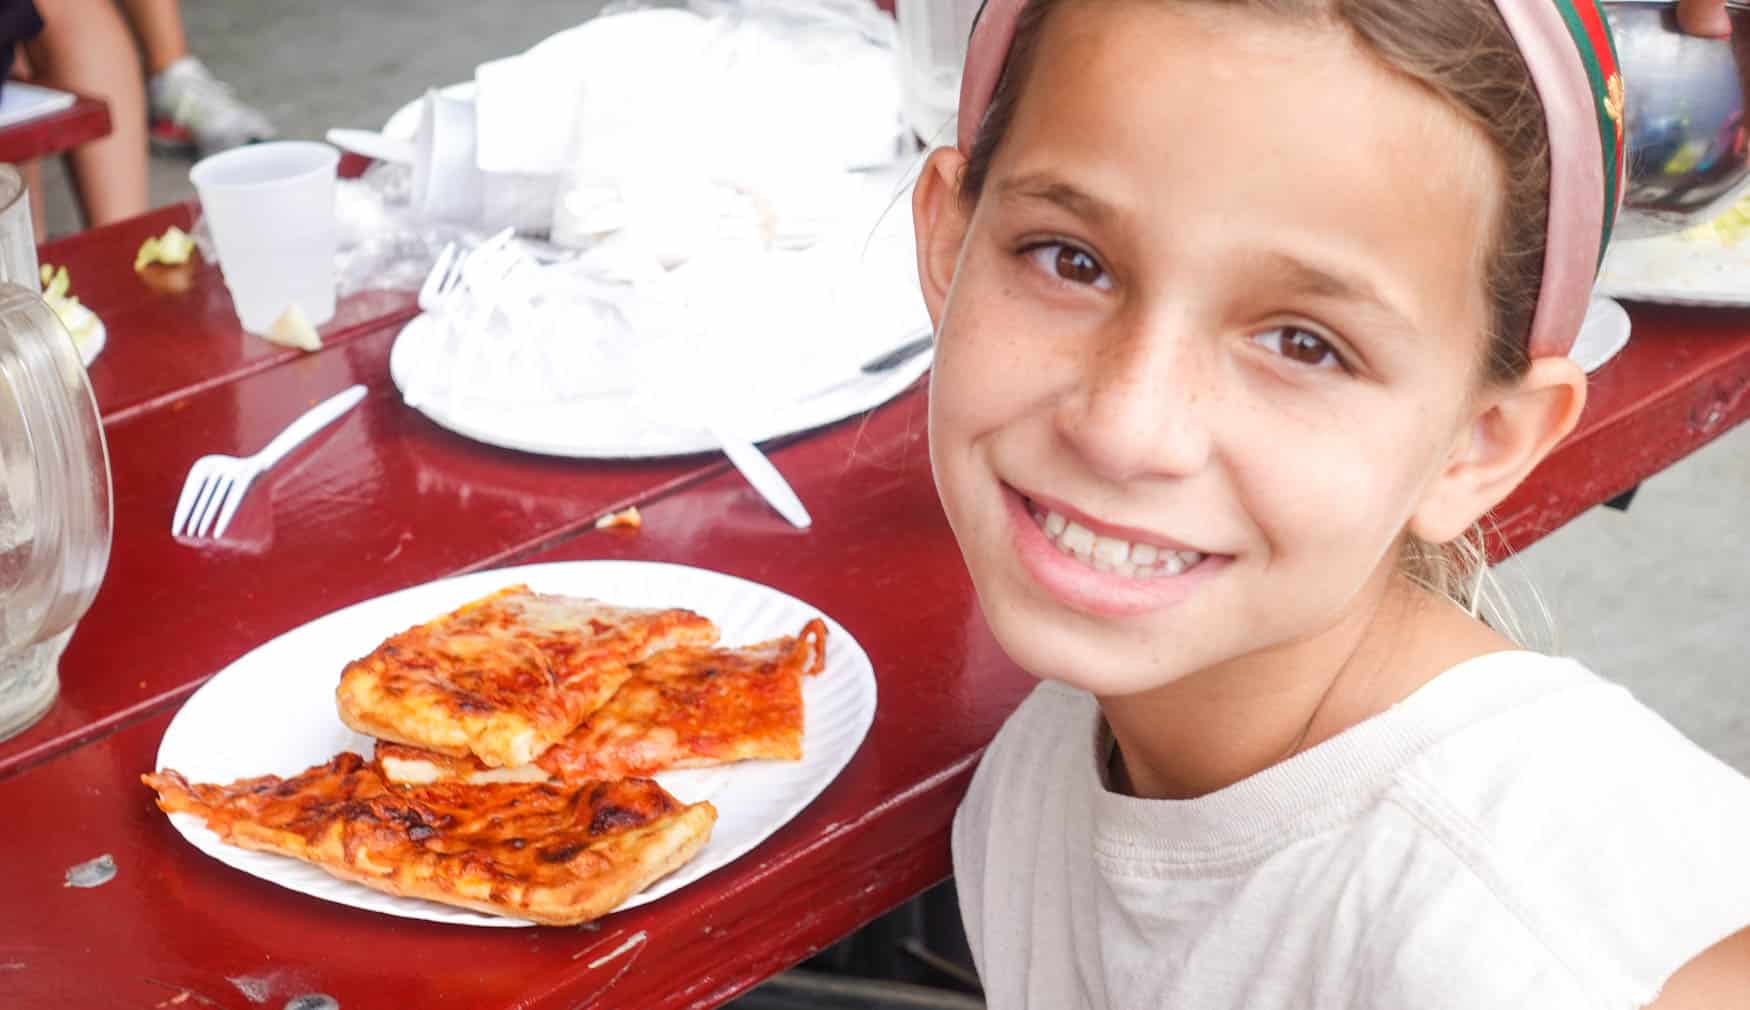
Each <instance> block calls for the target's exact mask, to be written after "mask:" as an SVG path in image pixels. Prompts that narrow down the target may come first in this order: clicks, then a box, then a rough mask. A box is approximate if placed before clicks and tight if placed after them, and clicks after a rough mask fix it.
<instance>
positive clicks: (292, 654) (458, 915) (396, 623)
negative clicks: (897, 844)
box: [158, 561, 875, 926]
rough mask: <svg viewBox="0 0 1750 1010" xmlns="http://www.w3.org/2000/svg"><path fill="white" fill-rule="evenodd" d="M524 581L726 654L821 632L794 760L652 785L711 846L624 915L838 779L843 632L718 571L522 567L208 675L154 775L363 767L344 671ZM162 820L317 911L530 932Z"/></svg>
mask: <svg viewBox="0 0 1750 1010" xmlns="http://www.w3.org/2000/svg"><path fill="white" fill-rule="evenodd" d="M519 582H525V583H527V584H528V585H529V586H530V587H532V588H533V589H535V590H536V591H538V592H545V593H565V594H569V595H575V596H593V597H596V598H599V599H603V600H607V601H610V602H613V603H617V604H623V605H627V606H642V607H685V608H687V609H689V610H694V611H696V612H698V613H700V614H703V615H704V616H706V617H709V618H710V619H711V620H713V621H715V622H717V626H718V627H719V628H720V629H721V631H722V640H723V641H724V642H725V643H726V644H728V645H745V644H749V643H752V642H758V641H763V640H766V639H770V638H775V637H778V636H780V635H793V634H795V633H796V632H797V631H799V630H801V628H802V626H803V624H805V623H806V622H807V621H809V620H810V619H812V618H814V617H817V616H819V617H822V618H823V619H824V620H825V622H826V625H827V632H828V633H827V650H826V666H825V669H824V670H822V672H821V673H819V674H818V675H816V676H813V677H809V678H806V679H805V680H804V683H803V691H802V696H803V704H804V707H805V712H806V725H805V728H804V732H803V744H802V751H803V754H804V757H803V759H802V760H801V761H800V762H787V761H750V762H743V763H741V764H737V765H731V766H727V767H723V768H706V769H697V770H689V771H677V772H665V773H663V774H661V775H658V776H656V778H657V781H659V782H661V783H662V785H663V786H664V787H665V788H666V789H668V790H669V791H670V792H672V793H673V794H674V795H675V796H676V797H677V798H678V799H680V800H682V801H683V802H687V803H694V802H698V801H700V800H710V801H711V802H712V803H713V804H714V805H715V806H716V807H717V825H716V827H715V828H714V829H713V830H712V833H711V840H710V841H709V842H708V843H706V845H705V847H704V849H702V850H701V851H700V852H699V854H698V855H697V856H695V857H694V858H693V860H692V861H691V862H689V863H687V864H686V865H685V866H683V867H681V868H680V869H679V870H677V871H676V872H675V873H673V874H671V875H669V876H668V877H665V878H664V879H662V880H660V881H658V882H657V883H656V884H655V885H654V886H652V887H650V888H649V889H648V890H646V891H644V892H643V893H641V894H638V895H634V896H633V897H632V898H630V899H628V900H627V901H626V903H625V904H623V905H621V906H620V907H621V908H631V907H633V906H636V905H642V904H644V903H645V902H649V901H654V900H656V899H657V898H660V897H662V896H663V895H665V894H669V893H671V892H673V891H676V890H678V889H680V888H682V887H685V886H686V885H687V884H690V883H692V882H693V881H695V880H698V879H699V878H700V877H703V876H704V875H705V874H707V873H710V872H711V871H713V870H715V869H717V868H718V867H721V866H723V865H724V864H726V863H728V862H730V861H732V860H734V859H735V858H737V857H739V856H740V855H742V854H743V853H745V852H747V851H748V850H749V849H751V848H753V847H754V846H756V845H758V844H759V843H760V842H761V841H763V840H764V839H765V838H766V837H767V836H768V835H770V834H771V833H772V832H774V831H776V830H777V829H778V828H779V827H782V826H783V825H784V824H785V823H786V822H787V821H789V820H790V819H791V818H792V817H794V816H796V814H797V813H798V812H799V811H801V810H802V809H803V808H804V807H806V806H807V805H808V804H809V803H810V802H811V801H813V799H814V797H816V796H818V795H819V794H820V792H821V790H823V789H825V788H826V787H827V784H828V783H830V782H832V780H833V779H834V778H836V777H837V776H838V773H839V772H840V771H841V770H842V769H843V768H844V766H845V764H846V763H847V762H848V761H850V759H851V755H853V754H855V753H856V751H857V748H858V747H859V746H860V745H861V744H862V742H863V737H864V735H865V734H866V733H868V730H869V724H870V722H871V720H873V718H874V716H875V673H874V670H873V668H872V667H871V666H870V664H869V657H868V656H867V655H866V654H864V652H863V649H862V647H861V646H859V645H858V644H857V642H856V640H855V639H853V638H852V637H851V636H850V633H849V632H847V631H845V629H844V628H843V627H842V626H841V625H839V624H838V623H837V622H836V621H834V620H832V618H830V617H825V616H824V615H822V614H820V613H819V612H818V611H817V610H815V609H814V608H813V607H811V606H809V605H808V604H806V603H803V602H802V601H800V600H798V599H795V598H794V597H791V596H787V595H785V594H783V593H780V592H778V591H777V590H775V589H772V588H770V587H767V586H763V585H760V584H758V583H754V582H748V581H746V580H743V579H738V578H735V577H733V576H729V575H723V574H720V573H718V572H710V571H705V570H703V569H698V568H688V567H685V566H681V565H664V564H654V563H646V562H636V561H575V562H563V563H557V564H546V565H528V566H525V567H521V568H505V569H499V570H497V571H489V572H477V573H473V574H469V575H463V576H458V577H456V578H453V579H445V580H443V581H440V582H431V583H427V584H425V585H421V586H414V587H412V588H410V589H404V590H402V591H400V592H397V593H391V594H389V595H387V596H381V597H378V598H377V599H374V600H368V601H366V602H364V603H359V604H356V605H354V606H351V607H348V608H346V609H345V610H340V611H336V612H334V613H332V614H329V615H327V616H326V617H322V618H319V619H317V620H315V621H312V622H310V623H309V624H306V625H304V626H303V627H301V628H297V629H295V630H293V631H289V632H287V633H286V634H284V635H281V636H280V637H278V638H276V639H274V640H273V641H271V642H268V643H267V644H265V645H262V646H260V647H259V648H257V649H255V650H254V651H252V652H250V653H249V654H248V655H245V656H243V657H242V658H241V659H238V660H237V661H236V662H235V663H232V664H231V665H230V666H228V667H226V668H225V669H224V670H222V671H220V672H219V674H218V675H217V676H215V677H213V679H212V680H210V681H208V682H207V683H206V684H205V685H204V686H203V687H201V689H200V690H199V691H197V692H195V694H194V696H193V697H191V698H189V700H188V702H187V703H186V704H184V705H183V707H182V710H181V711H180V712H178V713H177V714H176V718H174V719H173V720H171V723H170V727H169V728H168V729H166V730H165V731H164V740H163V742H162V743H161V744H160V745H159V747H158V767H159V768H174V769H176V770H177V771H179V772H181V773H183V774H184V775H186V776H187V777H188V778H189V780H190V781H194V782H230V781H232V780H234V779H238V778H245V777H249V776H254V775H267V774H273V775H291V774H295V773H297V772H301V771H303V770H304V769H306V768H308V767H310V766H312V765H317V764H321V763H323V762H326V761H327V760H329V759H330V758H331V757H333V756H334V755H335V754H337V753H339V752H340V751H343V750H351V751H355V752H357V753H360V754H363V755H367V756H368V755H369V753H370V749H371V741H370V739H369V738H368V737H365V736H363V735H361V734H358V733H355V732H353V731H352V730H351V729H348V728H347V727H346V726H345V725H344V724H343V723H341V721H340V718H339V717H338V716H337V715H336V714H335V711H334V687H335V684H336V683H337V682H338V681H339V678H340V670H341V668H342V667H343V666H344V665H345V664H346V663H347V662H348V661H349V660H352V659H356V658H358V657H359V656H363V655H365V654H366V653H368V652H370V651H371V650H372V649H374V648H376V647H377V645H378V644H380V643H381V642H382V640H383V639H385V638H387V637H388V636H390V635H392V634H394V633H396V632H398V631H401V630H403V629H405V628H408V627H411V626H412V625H415V624H418V623H421V622H423V621H427V620H430V619H431V618H433V617H436V616H438V615H439V614H443V613H446V612H448V611H450V610H452V609H454V608H456V607H458V606H460V605H461V604H463V603H466V602H467V601H469V600H472V599H476V598H478V597H480V596H484V595H486V594H487V593H490V592H493V591H495V590H497V589H501V588H503V587H505V586H509V585H514V584H516V583H519ZM170 821H171V823H172V824H173V825H175V827H176V829H177V830H178V831H180V832H181V833H182V835H183V837H184V838H187V839H188V840H189V842H190V843H192V844H193V845H194V846H195V848H197V849H200V850H201V851H202V852H205V853H206V854H207V855H209V856H212V857H213V858H214V859H217V860H219V861H220V862H222V863H225V864H226V865H228V866H232V867H235V868H237V869H239V870H242V871H243V872H245V873H248V874H251V875H253V876H256V877H260V878H261V879H263V880H267V881H271V882H273V883H275V884H279V885H280V886H282V887H288V888H290V889H292V890H294V891H299V892H301V893H303V894H308V895H312V896H314V897H318V898H322V899H324V900H327V901H334V902H338V903H340V904H343V905H351V906H353V907H354V908H363V909H367V910H370V911H373V912H383V913H386V914H389V915H397V916H403V917H406V918H410V919H425V920H427V921H430V922H448V923H458V924H462V925H471V926H527V925H531V923H528V922H525V921H523V920H520V919H507V918H501V917H498V916H491V915H485V914H482V913H479V912H473V911H469V910H467V909H461V908H452V907H450V906H447V905H440V904H436V903H434V902H427V901H420V900H417V899H413V898H400V897H395V896H393V895H388V894H383V893H381V892H378V891H373V890H371V889H370V888H368V887H365V886H363V885H361V884H353V883H349V882H347V881H343V880H339V879H336V878H334V877H331V876H329V875H328V874H326V873H324V872H322V871H321V870H318V869H317V868H316V867H314V866H311V865H309V864H307V863H303V862H300V861H298V860H296V859H292V858H290V857H286V856H276V855H270V854H267V853H262V852H251V851H249V850H246V849H240V848H235V847H233V846H229V845H226V844H224V843H223V842H221V841H219V838H218V836H217V835H216V834H214V833H213V832H212V831H211V830H209V829H208V828H207V827H206V825H205V824H204V823H203V822H202V821H201V820H200V819H199V818H198V817H195V816H194V815H192V814H175V815H172V816H171V818H170Z"/></svg>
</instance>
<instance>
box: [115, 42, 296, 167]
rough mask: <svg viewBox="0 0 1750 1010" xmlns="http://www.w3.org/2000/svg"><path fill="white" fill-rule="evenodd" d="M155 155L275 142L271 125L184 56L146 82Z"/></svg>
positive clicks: (204, 152)
mask: <svg viewBox="0 0 1750 1010" xmlns="http://www.w3.org/2000/svg"><path fill="white" fill-rule="evenodd" d="M146 101H147V105H148V107H149V108H150V110H151V120H152V122H151V132H150V136H151V140H152V147H153V148H154V149H155V150H161V151H170V152H176V153H186V152H190V151H192V152H194V153H195V154H196V155H197V156H198V157H202V158H204V157H206V156H207V155H209V154H216V153H218V152H220V151H228V150H230V149H231V148H233V147H242V146H243V145H244V144H253V143H255V142H256V141H258V140H271V139H273V137H274V135H275V133H274V128H273V124H272V123H270V122H268V121H267V117H266V116H264V115H262V114H261V112H260V110H258V109H256V108H254V107H253V106H249V105H245V104H244V103H243V102H242V101H240V100H239V99H238V98H237V96H236V94H235V93H233V92H232V91H231V88H230V86H229V85H227V84H225V83H224V82H223V81H220V80H218V79H217V78H215V77H214V76H213V75H212V74H211V73H209V72H208V71H207V68H206V65H205V64H203V63H201V61H200V60H197V59H195V58H194V57H193V56H184V57H183V58H182V59H180V60H177V61H176V62H175V63H172V64H171V65H170V66H168V67H166V68H164V70H162V71H160V72H159V73H156V74H153V75H152V78H151V79H150V80H148V81H147V82H146Z"/></svg>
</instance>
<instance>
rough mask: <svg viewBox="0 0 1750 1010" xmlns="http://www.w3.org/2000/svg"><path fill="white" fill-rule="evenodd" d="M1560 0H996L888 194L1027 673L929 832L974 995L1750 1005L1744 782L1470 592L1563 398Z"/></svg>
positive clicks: (983, 553) (941, 463) (1595, 217)
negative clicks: (1496, 513)
mask: <svg viewBox="0 0 1750 1010" xmlns="http://www.w3.org/2000/svg"><path fill="white" fill-rule="evenodd" d="M1622 100H1623V99H1622V86H1621V81H1620V78H1619V77H1618V76H1617V74H1616V72H1615V68H1614V61H1613V55H1612V50H1611V47H1610V42H1609V39H1608V35H1607V32H1606V30H1605V28H1604V22H1603V18H1602V16H1601V14H1600V12H1599V10H1598V9H1597V7H1596V6H1595V5H1594V4H1593V2H1592V0H1499V3H1498V4H1497V3H1496V2H1494V0H1440V2H1438V3H1435V2H1426V3H1424V2H1420V0H1416V2H1410V0H1228V2H1222V0H989V2H988V3H987V6H986V9H985V10H984V11H983V12H982V14H981V15H980V19H979V22H978V24H977V27H976V28H975V29H974V33H973V39H972V45H971V54H970V56H969V57H968V62H967V72H966V84H965V90H964V92H963V95H962V99H961V116H960V129H961V136H960V143H959V146H958V147H957V148H955V149H944V150H940V151H936V152H934V153H933V154H932V155H931V157H930V159H929V161H928V163H927V165H926V167H925V170H924V172H923V175H922V178H921V179H920V181H919V184H918V186H917V190H916V194H915V205H914V210H915V218H916V221H917V228H918V258H919V269H920V275H921V277H922V281H923V286H924V292H925V298H926V301H927V302H928V304H929V308H930V311H931V314H932V317H933V318H934V320H935V322H936V324H937V333H938V351H937V359H936V366H935V372H934V378H933V384H932V389H931V417H930V448H931V459H932V463H933V466H934V469H935V475H936V482H937V486H938V488H939V490H940V493H941V497H942V501H943V504H944V506H945V508H946V511H947V514H948V518H949V521H950V523H951V525H952V526H953V529H954V533H955V536H956V538H957V539H958V541H959V543H960V547H961V550H962V552H963V554H964V555H965V558H966V562H967V565H968V567H969V568H970V570H971V573H972V578H973V581H974V584H975V585H976V588H977V590H978V594H979V598H980V601H981V603H982V606H983V609H984V612H985V615H986V617H987V619H988V621H989V622H990V625H991V627H992V629H993V631H994V632H995V634H996V635H997V637H998V638H999V640H1000V641H1001V642H1002V644H1003V646H1004V648H1005V649H1006V650H1007V651H1008V652H1009V654H1010V655H1011V656H1013V657H1014V659H1015V660H1016V661H1017V662H1019V663H1020V664H1021V665H1022V666H1024V667H1025V668H1027V669H1028V670H1030V671H1032V672H1033V673H1035V674H1036V675H1038V676H1039V677H1041V678H1042V679H1043V680H1044V683H1043V684H1042V685H1041V686H1040V687H1039V688H1038V689H1037V690H1036V691H1035V692H1034V694H1033V695H1032V696H1031V697H1030V698H1029V699H1028V700H1027V701H1026V703H1025V704H1023V706H1022V707H1021V709H1020V710H1019V711H1018V712H1017V713H1016V714H1015V715H1014V716H1013V717H1012V718H1011V719H1010V721H1009V722H1008V724H1007V725H1006V726H1005V727H1004V728H1003V730H1002V731H1001V733H1000V734H999V735H998V737H997V739H996V741H995V742H994V743H993V744H992V746H991V748H990V750H989V752H988V753H987V754H986V756H985V759H984V762H983V764H982V765H981V767H980V769H979V771H978V774H977V776H976V777H975V779H974V781H973V785H972V788H971V791H970V793H969V794H968V796H967V799H966V801H965V804H964V805H963V807H962V808H961V811H960V814H959V817H958V818H957V820H956V824H955V833H954V856H955V872H956V877H957V880H958V883H959V888H960V895H961V906H962V912H963V916H964V918H965V921H966V926H967V932H968V935H969V938H970V940H971V943H972V948H973V951H974V954H975V957H976V959H977V962H978V967H979V971H980V974H981V976H982V977H983V980H984V983H985V986H986V991H987V995H988V997H989V999H990V1003H991V1005H992V1006H993V1007H997V1008H1010V1007H1035V1008H1051V1010H1067V1008H1075V1007H1101V1008H1106V1007H1110V1008H1143V1007H1168V1006H1171V1007H1188V1008H1196V1010H1210V1008H1221V1007H1247V1008H1267V1007H1291V1006H1292V1007H1314V1006H1318V1007H1324V1006H1333V1007H1337V1006H1340V1007H1394V1008H1395V1007H1404V1008H1411V1007H1414V1008H1421V1007H1454V1008H1458V1007H1464V1008H1476V1007H1495V1006H1502V1007H1508V1006H1511V1007H1538V1008H1555V1007H1639V1006H1645V1005H1648V1004H1650V1003H1653V1002H1654V1001H1655V999H1657V1000H1658V1004H1657V1005H1659V1006H1660V1007H1666V1008H1669V1007H1681V1006H1707V1007H1710V1008H1711V1007H1722V1006H1737V1005H1740V1003H1733V1002H1729V1000H1730V999H1733V998H1735V999H1737V1000H1739V1001H1745V1000H1746V999H1750V967H1747V965H1750V956H1747V955H1746V948H1750V932H1743V931H1744V930H1745V929H1746V927H1747V926H1750V845H1747V842H1750V781H1746V780H1745V779H1744V778H1742V777H1741V776H1739V775H1738V774H1737V773H1736V772H1733V771H1732V770H1730V769H1729V768H1727V767H1725V766H1724V765H1722V764H1720V763H1719V762H1717V761H1715V760H1714V759H1713V758H1711V757H1709V756H1708V755H1707V754H1705V753H1704V752H1703V751H1701V750H1700V749H1699V748H1697V747H1695V746H1694V745H1693V744H1691V743H1689V742H1688V741H1686V740H1684V739H1683V738H1682V737H1681V736H1679V735H1678V734H1677V733H1676V732H1675V731H1674V730H1673V729H1671V728H1670V727H1669V726H1667V725H1666V724H1665V723H1663V722H1662V721H1660V720H1659V719H1658V718H1657V717H1656V716H1655V715H1653V714H1652V713H1651V712H1650V711H1648V710H1647V709H1645V708H1643V707H1642V706H1640V705H1639V704H1638V703H1636V702H1635V701H1634V700H1633V699H1632V698H1630V697H1629V695H1628V694H1627V693H1626V692H1624V691H1622V690H1621V689H1619V688H1616V687H1613V686H1611V685H1609V684H1608V683H1607V682H1605V681H1603V680H1601V679H1599V678H1598V677H1596V676H1595V675H1593V674H1592V673H1590V672H1588V671H1587V670H1586V669H1584V668H1583V667H1581V666H1579V665H1578V664H1576V663H1574V662H1572V661H1570V660H1564V659H1556V658H1550V657H1545V656H1540V655H1537V654H1534V653H1529V652H1524V651H1519V650H1518V649H1517V648H1516V647H1515V646H1514V644H1513V643H1512V642H1510V641H1508V640H1506V639H1505V638H1503V637H1502V636H1501V635H1499V634H1497V633H1496V632H1495V631H1493V630H1492V629H1490V628H1489V627H1488V626H1487V625H1485V624H1484V623H1483V622H1481V621H1479V620H1478V619H1477V618H1476V617H1475V616H1473V615H1474V613H1475V608H1474V607H1473V606H1472V604H1473V602H1474V601H1473V600H1472V599H1471V596H1472V589H1473V586H1472V580H1471V579H1469V578H1468V577H1463V573H1462V572H1461V571H1456V569H1459V568H1462V562H1461V560H1460V559H1462V558H1463V557H1464V552H1463V551H1461V550H1458V549H1457V547H1456V545H1458V544H1460V543H1462V542H1464V541H1465V539H1466V538H1467V536H1468V534H1469V531H1470V530H1471V529H1472V528H1473V527H1474V525H1475V523H1476V522H1477V520H1478V519H1479V518H1480V517H1481V516H1483V515H1484V514H1485V513H1486V512H1487V511H1488V510H1489V509H1490V508H1492V507H1493V506H1494V505H1495V504H1497V503H1498V502H1499V501H1500V500H1501V499H1502V498H1503V497H1505V496H1506V495H1507V494H1508V492H1510V491H1511V490H1512V489H1513V487H1514V486H1515V485H1517V484H1518V483H1519V481H1520V480H1521V479H1522V478H1524V477H1525V475H1526V474H1527V473H1528V472H1529V471H1530V470H1531V469H1532V468H1533V467H1535V466H1536V465H1537V464H1538V463H1539V462H1540V461H1541V460H1542V459H1543V458H1544V457H1545V456H1546V455H1547V454H1548V453H1549V451H1550V450H1551V449H1552V448H1553V447H1554V446H1555V445H1556V443H1557V442H1559V441H1560V440H1561V438H1562V437H1563V436H1564V435H1566V434H1567V433H1568V432H1569V431H1570V430H1571V429H1572V428H1573V426H1574V424H1575V422H1576V420H1577V418H1578V417H1579V414H1580V411H1581V408H1582V406H1583V405H1584V402H1585V390H1586V387H1585V376H1584V374H1583V373H1582V372H1581V370H1580V369H1579V368H1578V367H1577V366H1576V365H1574V364H1573V363H1572V362H1571V361H1570V360H1569V359H1568V358H1567V357H1566V352H1567V350H1568V348H1569V347H1570V345H1571V344H1572V343H1573V340H1574V337H1575V335H1576V333H1577V332H1578V329H1579V324H1580V321H1581V318H1582V316H1583V315H1584V311H1585V305H1586V302H1587V297H1588V293H1589V290H1590V286H1591V282H1592V278H1593V273H1594V270H1595V267H1596V265H1597V262H1598V258H1599V253H1600V250H1601V249H1602V248H1603V245H1604V243H1605V242H1607V241H1608V236H1609V230H1610V225H1611V222H1612V220H1613V218H1614V216H1615V208H1616V204H1617V187H1618V185H1619V184H1620V179H1621V158H1622V151H1621V130H1620V122H1621V112H1622V104H1621V103H1622Z"/></svg>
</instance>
